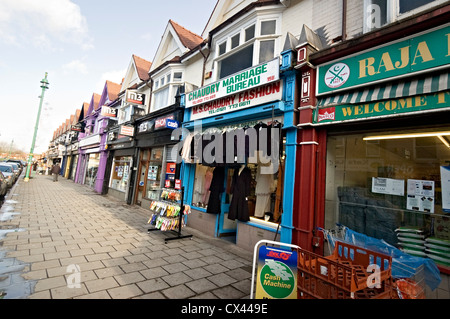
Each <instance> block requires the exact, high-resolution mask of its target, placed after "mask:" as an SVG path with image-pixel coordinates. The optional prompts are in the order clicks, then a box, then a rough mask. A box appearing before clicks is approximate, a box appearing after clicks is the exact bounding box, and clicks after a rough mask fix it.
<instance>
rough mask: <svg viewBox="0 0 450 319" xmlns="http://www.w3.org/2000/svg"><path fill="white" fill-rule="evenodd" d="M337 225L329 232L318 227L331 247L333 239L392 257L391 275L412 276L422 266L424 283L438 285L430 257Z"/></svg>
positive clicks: (431, 287) (433, 287)
mask: <svg viewBox="0 0 450 319" xmlns="http://www.w3.org/2000/svg"><path fill="white" fill-rule="evenodd" d="M339 227H341V229H340V230H338V231H331V232H330V231H327V230H324V229H320V230H321V231H323V232H324V234H326V236H327V237H328V241H329V243H330V244H331V245H332V246H333V247H332V248H333V249H334V241H335V240H341V241H344V242H347V243H349V244H352V245H355V246H359V247H362V248H365V249H369V250H373V251H376V252H380V253H383V254H385V255H388V256H391V257H392V277H394V278H412V277H414V276H415V275H416V274H417V272H418V271H419V269H422V268H423V270H424V276H425V283H426V284H427V285H428V287H430V289H431V290H434V289H436V288H437V287H438V286H439V284H440V282H441V275H440V272H439V269H438V268H437V266H436V264H435V263H434V261H433V260H432V259H430V258H421V257H416V256H412V255H410V254H407V253H405V252H403V251H401V250H400V249H398V248H396V247H394V246H392V245H390V244H388V243H387V242H385V241H384V240H382V239H376V238H373V237H370V236H367V235H364V234H361V233H358V232H356V231H354V230H352V229H350V228H348V227H346V226H342V225H339Z"/></svg>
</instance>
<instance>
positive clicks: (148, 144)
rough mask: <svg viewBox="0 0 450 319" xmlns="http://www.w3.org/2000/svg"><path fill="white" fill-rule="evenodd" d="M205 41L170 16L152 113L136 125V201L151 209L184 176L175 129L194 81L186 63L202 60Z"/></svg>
mask: <svg viewBox="0 0 450 319" xmlns="http://www.w3.org/2000/svg"><path fill="white" fill-rule="evenodd" d="M202 43H203V39H202V38H201V37H200V36H198V35H196V34H194V33H192V32H190V31H188V30H187V29H185V28H183V27H182V26H180V25H178V24H177V23H176V22H174V21H172V20H169V22H168V24H167V26H166V29H165V31H164V34H163V36H162V38H161V42H160V45H159V47H158V50H157V52H156V54H155V57H154V59H153V61H154V62H153V63H152V66H151V68H150V72H149V84H150V85H151V87H152V90H151V99H150V108H149V113H148V114H146V115H145V116H143V117H141V118H139V119H138V120H137V121H136V125H135V131H136V134H135V140H136V145H137V147H138V149H139V161H138V163H137V164H138V165H137V167H138V169H137V173H138V174H137V181H136V189H135V194H134V203H135V204H138V205H141V206H142V207H145V208H147V209H149V208H150V203H151V202H152V200H155V199H159V196H160V192H161V189H162V188H164V187H170V188H173V187H174V183H175V179H179V178H180V170H181V165H180V163H177V155H176V154H177V151H179V145H178V139H174V138H173V137H172V133H173V131H174V129H176V128H178V127H179V125H180V123H181V122H182V121H183V108H182V107H180V92H183V91H184V89H185V87H186V85H187V86H189V85H190V84H189V83H186V82H187V77H188V76H189V75H188V74H186V64H189V63H194V62H193V61H196V62H198V61H200V62H201V61H202V57H201V55H200V54H199V52H198V50H197V49H198V47H199V46H200V45H201V44H202ZM167 52H170V54H167Z"/></svg>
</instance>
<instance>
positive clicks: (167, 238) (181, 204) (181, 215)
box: [147, 186, 193, 244]
mask: <svg viewBox="0 0 450 319" xmlns="http://www.w3.org/2000/svg"><path fill="white" fill-rule="evenodd" d="M167 190H174V189H169V188H168V189H167ZM183 201H184V186H182V187H181V203H180V208H181V209H180V213H179V215H178V218H179V220H178V230H170V231H172V232H176V236H175V237H166V238H164V243H165V244H167V242H168V241H170V240H176V239H183V238H192V236H193V235H182V234H181V227H182V226H183V216H184V215H185V214H184V210H185V205H184V203H183ZM160 202H166V200H164V201H160ZM177 204H178V203H177ZM155 230H160V229H159V228H156V227H155V228H149V229H148V230H147V231H148V232H151V231H155ZM161 231H162V230H161Z"/></svg>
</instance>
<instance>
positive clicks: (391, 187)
mask: <svg viewBox="0 0 450 319" xmlns="http://www.w3.org/2000/svg"><path fill="white" fill-rule="evenodd" d="M372 193H378V194H388V195H398V196H404V195H405V181H404V180H403V179H392V178H384V177H372Z"/></svg>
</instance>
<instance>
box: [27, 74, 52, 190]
mask: <svg viewBox="0 0 450 319" xmlns="http://www.w3.org/2000/svg"><path fill="white" fill-rule="evenodd" d="M48 84H49V83H48V81H47V72H45V77H44V79H42V80H41V88H42V93H41V97H40V98H41V100H40V102H39V110H38V114H37V118H36V125H35V126H34V135H33V141H32V142H31V149H30V154H29V156H28V165H27V172H26V174H25V178H24V181H25V182H28V180H29V179H30V171H31V162H32V161H33V152H34V144H35V143H36V135H37V130H38V126H39V118H40V117H41V108H42V102H43V101H44V93H45V90H46V89H48Z"/></svg>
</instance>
